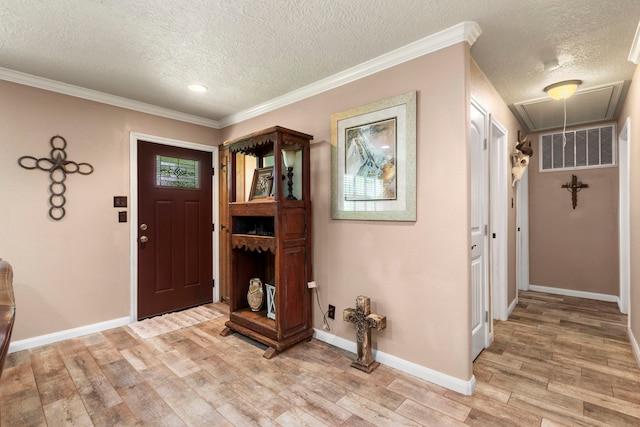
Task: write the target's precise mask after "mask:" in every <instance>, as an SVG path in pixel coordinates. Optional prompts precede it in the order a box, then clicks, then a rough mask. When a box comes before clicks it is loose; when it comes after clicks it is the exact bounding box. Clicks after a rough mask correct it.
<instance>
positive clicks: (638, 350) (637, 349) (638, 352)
mask: <svg viewBox="0 0 640 427" xmlns="http://www.w3.org/2000/svg"><path fill="white" fill-rule="evenodd" d="M627 333H628V334H629V341H631V349H632V350H633V354H634V355H635V356H636V363H638V367H640V346H638V341H636V337H634V336H633V332H631V328H629V330H628V332H627Z"/></svg>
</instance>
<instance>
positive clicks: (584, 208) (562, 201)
mask: <svg viewBox="0 0 640 427" xmlns="http://www.w3.org/2000/svg"><path fill="white" fill-rule="evenodd" d="M538 141H539V138H538V135H532V142H533V143H534V149H535V150H537V151H539V150H538ZM539 161H540V157H539V156H536V157H534V158H533V159H532V162H531V163H530V164H529V257H530V283H531V284H532V285H537V286H548V287H553V288H560V289H568V290H575V291H583V292H594V293H598V294H605V295H618V294H619V292H618V287H619V269H618V263H619V261H618V168H617V167H611V168H600V169H584V170H573V171H571V170H568V171H561V172H539ZM574 174H575V175H576V176H577V177H578V180H579V181H582V182H584V183H585V184H589V188H587V189H583V190H581V191H580V192H579V193H578V205H577V207H576V209H575V210H574V209H573V207H572V204H571V193H570V192H569V191H567V189H565V188H561V186H562V185H563V184H566V183H567V182H571V176H572V175H574Z"/></svg>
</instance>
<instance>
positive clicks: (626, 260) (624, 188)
mask: <svg viewBox="0 0 640 427" xmlns="http://www.w3.org/2000/svg"><path fill="white" fill-rule="evenodd" d="M630 127H631V123H630V120H629V118H627V120H626V121H625V123H624V126H623V128H622V131H621V132H620V137H619V138H618V152H619V153H620V157H619V162H618V166H619V168H618V170H619V175H620V178H619V180H620V190H619V191H620V199H619V204H620V206H619V208H618V210H619V216H620V218H619V221H620V225H619V227H618V229H619V232H620V238H619V245H620V299H619V303H618V306H619V308H620V312H621V313H625V314H627V313H628V312H629V285H630V282H631V242H630V233H631V220H630V217H629V214H630V206H629V201H630V199H631V193H630V191H629V184H630V183H629V157H630V151H629V150H630V144H629V140H630V136H631V135H630V134H631V132H630Z"/></svg>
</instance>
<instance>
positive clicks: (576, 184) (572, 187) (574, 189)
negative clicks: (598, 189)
mask: <svg viewBox="0 0 640 427" xmlns="http://www.w3.org/2000/svg"><path fill="white" fill-rule="evenodd" d="M562 188H566V189H567V190H569V191H570V192H571V203H572V204H573V209H575V208H576V206H578V191H580V190H582V189H583V188H589V184H584V183H583V182H582V181H578V177H577V176H575V175H571V182H567V183H566V184H562Z"/></svg>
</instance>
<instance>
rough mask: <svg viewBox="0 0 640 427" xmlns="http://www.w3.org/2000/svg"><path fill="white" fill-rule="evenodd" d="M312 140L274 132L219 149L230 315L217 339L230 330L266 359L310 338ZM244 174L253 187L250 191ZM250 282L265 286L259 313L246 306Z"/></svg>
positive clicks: (279, 129)
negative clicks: (223, 166) (255, 344)
mask: <svg viewBox="0 0 640 427" xmlns="http://www.w3.org/2000/svg"><path fill="white" fill-rule="evenodd" d="M311 139H313V137H312V136H311V135H307V134H304V133H300V132H296V131H293V130H290V129H285V128H282V127H279V126H276V127H272V128H269V129H265V130H262V131H259V132H255V133H252V134H250V135H247V136H244V137H241V138H237V139H234V140H230V141H226V142H225V144H224V145H225V148H226V149H228V150H229V151H228V153H229V157H228V164H227V167H228V168H229V174H228V175H227V177H228V201H229V203H228V207H229V209H228V219H229V225H228V227H229V229H228V231H230V234H231V238H230V245H231V248H230V256H229V261H228V262H229V266H228V268H229V274H228V276H229V279H230V299H229V313H230V314H229V320H228V321H227V322H226V328H225V329H224V330H223V331H222V333H221V335H223V336H227V335H229V334H231V333H232V332H234V331H235V332H239V333H241V334H243V335H246V336H248V337H250V338H252V339H254V340H256V341H259V342H261V343H263V344H265V345H267V346H269V348H268V349H267V350H266V352H265V353H264V357H266V358H268V359H269V358H271V357H273V356H274V355H276V354H277V353H278V352H280V351H282V350H284V349H286V348H287V347H290V346H292V345H294V344H296V343H299V342H301V341H304V340H308V339H310V338H311V337H312V335H313V329H312V323H311V322H312V317H311V305H312V299H311V289H309V288H308V287H307V282H308V281H310V280H312V279H311V277H312V276H311V274H312V272H311V200H310V185H309V177H310V170H309V169H310V163H309V154H310V149H309V142H310V140H311ZM254 160H255V171H254V172H253V180H251V178H250V177H251V170H252V169H253V167H252V164H251V163H253V161H254ZM285 165H286V166H285ZM247 172H248V174H247ZM244 176H247V181H251V182H252V185H251V188H250V189H248V188H247V187H248V186H247V185H244V179H243V177H244ZM245 193H246V197H245V196H244V194H245ZM255 278H257V279H260V281H261V282H262V283H264V284H265V286H264V288H263V291H262V292H264V304H263V305H262V307H261V308H257V307H255V306H254V307H253V308H251V307H250V303H249V301H248V292H249V288H250V282H252V279H255ZM254 286H255V285H254ZM266 288H270V289H266ZM254 289H255V288H254V287H252V291H253V290H254ZM274 290H275V292H274ZM269 293H270V294H271V295H268V294H269Z"/></svg>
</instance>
